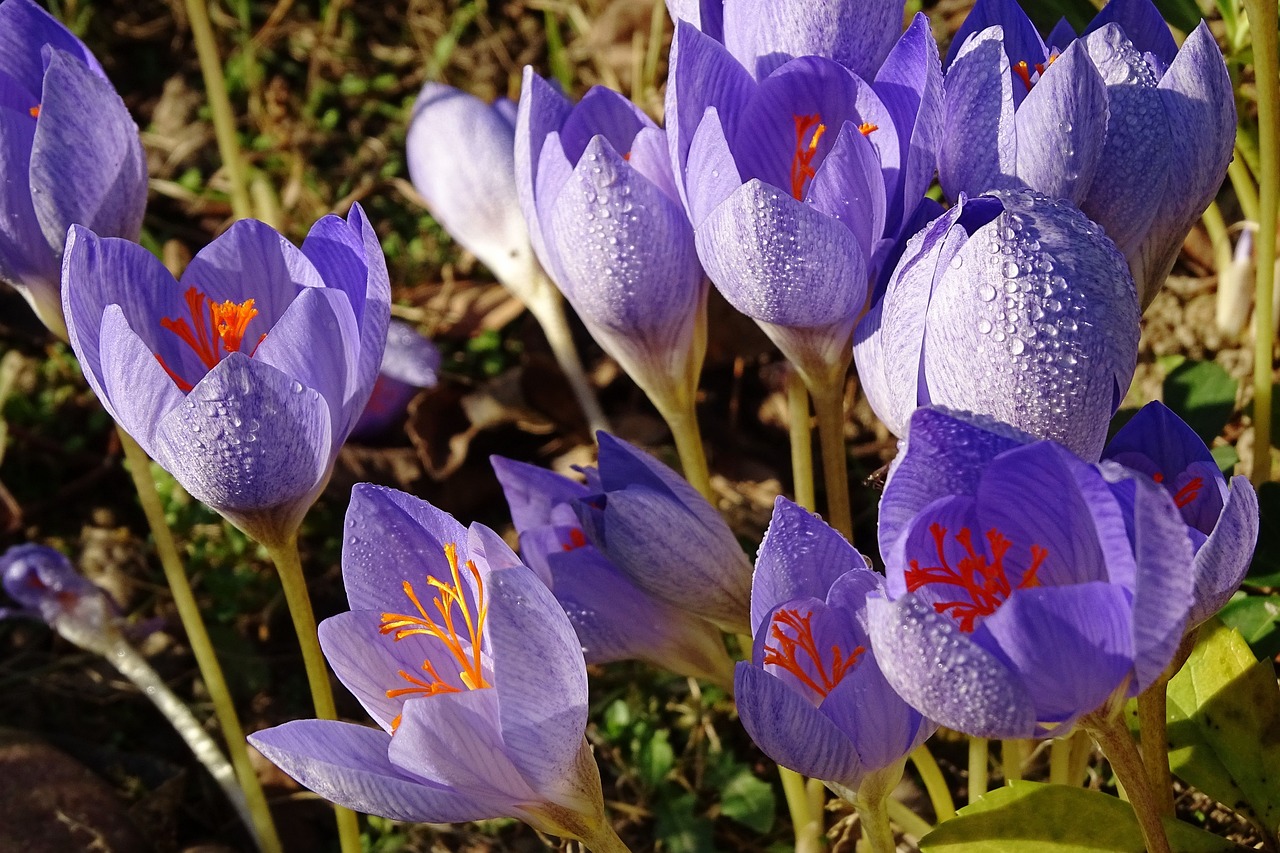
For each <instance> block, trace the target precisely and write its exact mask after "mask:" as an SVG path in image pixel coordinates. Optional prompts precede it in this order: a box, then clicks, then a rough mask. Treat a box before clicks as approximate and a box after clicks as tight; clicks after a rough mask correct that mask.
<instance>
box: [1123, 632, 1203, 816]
mask: <svg viewBox="0 0 1280 853" xmlns="http://www.w3.org/2000/svg"><path fill="white" fill-rule="evenodd" d="M1199 633H1200V632H1199V630H1198V629H1196V628H1192V629H1191V630H1190V631H1188V632H1187V633H1186V635H1185V636H1183V638H1182V642H1181V643H1180V644H1179V645H1178V650H1177V651H1176V652H1174V655H1173V660H1172V661H1170V662H1169V666H1168V667H1166V668H1165V671H1164V672H1163V673H1162V674H1161V675H1160V677H1159V678H1157V679H1156V680H1155V681H1154V682H1152V683H1151V684H1150V685H1149V686H1148V687H1147V689H1146V690H1144V691H1142V692H1141V693H1139V694H1138V732H1139V735H1140V744H1139V750H1140V751H1141V753H1142V763H1143V764H1144V765H1146V768H1147V776H1148V777H1149V778H1150V779H1151V792H1152V796H1154V797H1155V798H1156V805H1157V807H1158V808H1159V810H1160V813H1161V814H1164V815H1170V816H1172V815H1173V813H1174V809H1173V775H1172V774H1171V773H1170V771H1169V691H1168V688H1169V679H1171V678H1173V677H1174V676H1175V675H1177V674H1178V670H1180V669H1182V665H1183V664H1184V663H1186V662H1187V658H1189V657H1191V650H1192V649H1194V648H1195V647H1196V637H1197V636H1199Z"/></svg>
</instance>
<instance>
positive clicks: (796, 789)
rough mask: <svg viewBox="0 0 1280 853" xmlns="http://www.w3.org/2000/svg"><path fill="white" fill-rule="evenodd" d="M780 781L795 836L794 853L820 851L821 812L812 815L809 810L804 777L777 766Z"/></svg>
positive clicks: (821, 833)
mask: <svg viewBox="0 0 1280 853" xmlns="http://www.w3.org/2000/svg"><path fill="white" fill-rule="evenodd" d="M778 776H779V778H781V779H782V794H783V796H784V797H786V800H787V812H788V814H790V815H791V826H792V828H793V829H794V830H795V835H796V853H817V851H819V850H821V849H822V836H823V834H824V832H823V826H822V812H819V813H818V814H816V815H815V814H813V813H812V812H811V810H810V808H809V795H808V793H807V792H806V791H805V784H804V777H803V776H801V775H800V774H799V773H797V772H796V771H794V770H788V769H787V768H785V767H783V766H782V765H778Z"/></svg>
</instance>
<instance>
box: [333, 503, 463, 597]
mask: <svg viewBox="0 0 1280 853" xmlns="http://www.w3.org/2000/svg"><path fill="white" fill-rule="evenodd" d="M466 541H467V530H466V528H465V527H463V526H462V525H461V524H459V523H458V522H457V521H456V520H455V519H454V517H453V516H452V515H450V514H449V513H447V512H444V511H443V510H439V509H436V508H435V507H434V506H432V505H431V504H429V503H427V502H426V501H424V500H421V499H419V498H415V497H413V496H412V495H407V494H405V493H404V492H400V491H396V490H395V489H388V488H385V487H382V486H375V485H373V484H371V483H358V484H356V486H355V488H353V489H352V490H351V503H350V505H349V506H348V507H347V517H346V523H345V525H344V527H343V531H342V583H343V586H345V587H346V590H347V601H348V603H349V604H350V605H351V609H352V610H376V611H378V612H380V613H381V612H387V611H398V610H400V609H402V608H403V607H404V606H405V597H404V590H403V584H404V582H405V581H411V582H413V583H415V584H417V583H418V582H419V581H420V580H425V578H426V577H434V578H438V579H440V580H442V581H444V582H446V583H448V582H449V581H450V570H449V563H448V561H447V560H446V559H445V556H444V546H445V545H447V544H450V543H452V544H455V545H458V546H459V547H461V546H462V545H463V544H464V543H465V542H466ZM464 580H465V578H464ZM473 612H474V611H473Z"/></svg>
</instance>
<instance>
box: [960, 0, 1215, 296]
mask: <svg viewBox="0 0 1280 853" xmlns="http://www.w3.org/2000/svg"><path fill="white" fill-rule="evenodd" d="M1232 91H1233V90H1232V86H1231V79H1230V76H1229V74H1228V73H1227V67H1226V63H1225V61H1224V60H1223V58H1222V54H1221V52H1220V51H1219V50H1218V47H1217V45H1216V44H1215V43H1214V40H1213V36H1212V34H1211V33H1210V32H1209V28H1208V26H1207V25H1206V24H1204V23H1203V22H1202V23H1201V24H1200V26H1198V27H1197V28H1196V29H1195V31H1194V32H1192V33H1191V35H1189V36H1188V37H1187V40H1186V42H1185V43H1184V44H1183V46H1182V48H1181V49H1178V48H1177V46H1176V45H1175V44H1174V41H1173V38H1172V36H1170V34H1169V29H1168V27H1167V26H1166V25H1165V23H1164V21H1163V19H1162V18H1161V16H1160V13H1159V11H1158V10H1157V9H1156V8H1155V6H1154V5H1153V4H1152V3H1151V2H1150V0H1111V2H1110V3H1108V5H1107V6H1106V8H1104V9H1103V10H1102V11H1101V12H1100V13H1099V14H1098V16H1097V17H1096V18H1095V19H1094V20H1093V22H1092V23H1091V24H1090V25H1089V27H1088V29H1087V30H1086V31H1085V34H1084V35H1083V36H1081V37H1080V38H1078V39H1076V38H1075V34H1074V33H1073V32H1071V29H1070V27H1069V26H1066V25H1062V24H1060V25H1059V26H1058V27H1057V28H1056V29H1055V30H1054V33H1053V34H1052V36H1051V37H1050V44H1049V45H1046V44H1045V43H1044V42H1043V41H1042V40H1041V38H1040V36H1039V34H1038V33H1036V31H1035V28H1034V27H1033V26H1032V25H1031V22H1030V21H1029V20H1028V19H1027V17H1026V15H1025V14H1024V13H1023V11H1022V10H1021V8H1020V7H1019V6H1018V5H1017V3H1016V2H1013V0H979V2H978V4H977V5H976V6H975V7H974V10H973V12H972V13H971V14H970V16H969V18H967V19H966V21H965V23H964V25H962V27H961V28H960V31H959V32H958V33H957V34H956V38H955V41H953V42H952V50H951V55H950V56H949V57H948V69H947V76H946V83H945V86H944V92H945V96H944V102H945V118H944V124H945V131H944V134H943V141H942V147H941V150H940V152H939V157H938V170H939V177H940V179H941V183H942V188H943V191H944V192H945V193H946V195H947V197H948V198H952V199H954V198H957V197H958V196H959V194H960V193H961V192H967V193H969V194H971V195H972V194H976V193H980V192H984V191H986V190H990V189H996V188H1002V187H1016V186H1026V187H1030V188H1032V189H1035V190H1039V191H1040V192H1044V193H1046V194H1048V195H1051V196H1054V197H1057V198H1065V199H1069V200H1071V201H1072V202H1074V203H1075V204H1077V205H1078V206H1079V207H1080V208H1081V209H1082V210H1083V211H1084V212H1085V213H1086V214H1088V216H1089V217H1090V218H1091V219H1093V220H1094V221H1096V222H1097V223H1098V224H1099V225H1101V226H1102V227H1103V228H1104V229H1106V231H1107V234H1108V235H1109V236H1110V237H1111V238H1112V239H1113V240H1114V241H1115V242H1116V245H1117V246H1119V247H1120V250H1121V251H1122V252H1123V253H1124V255H1125V258H1126V259H1127V260H1128V261H1129V265H1130V269H1131V270H1132V272H1133V277H1134V280H1135V281H1136V282H1137V285H1138V292H1139V296H1140V297H1141V303H1142V306H1143V307H1146V306H1147V305H1148V304H1149V303H1150V302H1151V300H1152V299H1153V298H1154V297H1155V294H1156V292H1157V291H1158V290H1159V289H1160V286H1161V285H1162V284H1163V283H1164V279H1165V277H1166V276H1168V274H1169V270H1170V269H1171V268H1172V267H1173V262H1174V260H1175V259H1176V257H1177V253H1178V250H1179V248H1180V247H1181V245H1182V241H1183V238H1184V237H1185V236H1186V233H1187V230H1188V229H1189V228H1190V227H1191V225H1192V224H1193V223H1194V222H1195V220H1196V219H1197V218H1198V217H1199V216H1200V214H1201V213H1202V212H1204V209H1205V207H1206V206H1207V205H1208V204H1209V202H1210V201H1212V200H1213V197H1214V195H1215V193H1217V191H1218V187H1219V186H1221V184H1222V179H1223V177H1224V176H1225V174H1226V169H1227V163H1228V162H1229V161H1230V160H1231V151H1232V146H1233V142H1234V139H1235V126H1236V113H1235V101H1234V98H1233V95H1232Z"/></svg>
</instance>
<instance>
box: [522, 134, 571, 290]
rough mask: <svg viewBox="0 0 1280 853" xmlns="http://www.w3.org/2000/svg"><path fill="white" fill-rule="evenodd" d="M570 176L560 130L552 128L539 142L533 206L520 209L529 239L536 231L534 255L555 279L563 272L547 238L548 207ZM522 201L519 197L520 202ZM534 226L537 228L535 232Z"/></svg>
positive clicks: (552, 243)
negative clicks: (539, 153)
mask: <svg viewBox="0 0 1280 853" xmlns="http://www.w3.org/2000/svg"><path fill="white" fill-rule="evenodd" d="M572 177H573V164H571V163H570V162H569V158H568V157H566V156H565V154H564V147H563V146H562V145H561V144H560V133H559V131H552V132H551V133H548V134H547V138H546V140H544V142H543V145H542V153H541V155H540V156H539V158H538V172H537V178H536V179H535V181H534V188H533V195H532V198H533V204H534V206H533V207H532V208H528V207H525V208H523V210H524V215H525V220H526V222H527V223H528V225H529V236H530V238H531V239H532V238H533V237H534V234H535V233H536V234H537V239H535V240H534V241H533V248H534V254H535V255H536V256H537V258H538V261H539V262H540V263H541V264H542V266H543V267H544V268H545V269H546V270H547V272H548V273H550V274H551V277H552V278H553V279H557V280H558V279H560V278H563V272H562V270H561V268H560V258H559V256H558V254H557V253H556V243H555V242H554V241H553V240H551V239H550V236H549V233H548V232H549V231H550V228H551V224H550V218H551V208H552V205H553V204H554V203H555V201H556V199H558V198H559V197H560V193H561V191H563V190H564V188H565V187H566V186H567V185H568V183H569V180H570V179H571V178H572ZM523 203H524V202H523V196H522V197H521V204H522V205H523ZM535 227H536V228H537V229H538V230H537V231H536V232H535Z"/></svg>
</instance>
